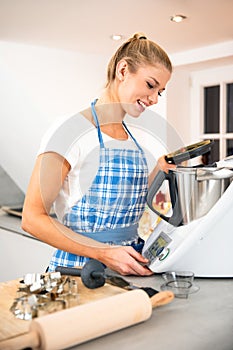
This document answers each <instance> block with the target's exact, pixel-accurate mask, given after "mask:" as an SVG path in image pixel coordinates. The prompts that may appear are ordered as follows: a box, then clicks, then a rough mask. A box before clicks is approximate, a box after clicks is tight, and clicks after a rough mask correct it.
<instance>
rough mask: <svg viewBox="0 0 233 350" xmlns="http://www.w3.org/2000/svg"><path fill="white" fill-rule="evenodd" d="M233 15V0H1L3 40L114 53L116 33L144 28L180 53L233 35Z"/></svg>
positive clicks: (117, 44) (124, 33) (159, 40)
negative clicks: (178, 17) (175, 18)
mask: <svg viewBox="0 0 233 350" xmlns="http://www.w3.org/2000/svg"><path fill="white" fill-rule="evenodd" d="M176 13H179V14H183V15H186V16H187V17H188V18H187V20H185V21H184V22H182V23H180V24H177V23H172V22H171V21H170V20H169V19H170V16H172V15H174V14H176ZM232 16H233V0H141V1H139V0H0V40H3V41H14V42H18V43H25V44H31V45H42V46H49V47H54V48H59V49H65V50H67V49H68V50H75V51H80V52H86V53H87V52H88V53H103V54H109V53H112V52H113V51H114V50H115V48H116V47H118V46H119V45H120V43H119V42H117V43H116V42H112V41H111V40H110V38H109V37H110V35H111V34H113V33H120V34H123V35H124V36H125V38H128V37H129V36H131V35H132V34H133V33H135V32H137V31H143V32H144V33H145V34H146V35H147V36H148V37H149V38H150V39H152V40H155V41H156V42H158V43H159V44H160V45H161V46H162V47H163V48H164V49H165V50H166V51H167V52H168V53H169V54H174V53H178V52H182V51H186V50H190V49H194V48H199V47H202V46H207V45H213V44H217V43H220V42H225V41H231V40H232V39H233V19H232Z"/></svg>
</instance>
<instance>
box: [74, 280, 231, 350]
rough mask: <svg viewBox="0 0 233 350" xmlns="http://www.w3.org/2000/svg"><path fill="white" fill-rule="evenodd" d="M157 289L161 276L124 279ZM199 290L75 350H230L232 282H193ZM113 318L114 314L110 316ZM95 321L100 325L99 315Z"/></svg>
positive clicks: (160, 282)
mask: <svg viewBox="0 0 233 350" xmlns="http://www.w3.org/2000/svg"><path fill="white" fill-rule="evenodd" d="M127 280H130V281H132V282H134V283H135V284H137V285H142V286H149V287H153V288H155V289H160V286H161V284H162V283H163V279H162V277H161V275H155V276H152V277H130V278H127ZM195 284H197V285H198V286H199V287H200V290H199V291H198V292H197V293H195V294H191V295H189V297H188V299H179V298H175V299H174V300H173V301H172V302H171V303H170V304H167V305H164V306H160V307H158V308H155V309H153V312H152V316H151V318H150V319H149V320H147V321H146V322H143V323H141V324H138V325H135V326H133V327H130V328H127V329H124V330H121V331H118V332H116V333H112V334H110V335H106V336H103V337H101V338H98V339H95V340H93V341H90V342H88V343H85V344H81V345H79V346H77V347H75V349H76V348H77V349H79V350H91V349H93V350H105V349H106V350H109V349H111V350H115V349H121V350H142V349H149V348H151V349H159V350H170V349H172V350H178V349H179V350H213V349H216V350H233V281H232V279H200V278H198V279H195ZM113 317H114V315H113ZM97 322H101V316H99V317H98V320H97Z"/></svg>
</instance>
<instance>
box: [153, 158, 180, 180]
mask: <svg viewBox="0 0 233 350" xmlns="http://www.w3.org/2000/svg"><path fill="white" fill-rule="evenodd" d="M175 168H176V165H175V164H170V163H168V162H166V159H165V155H163V156H161V157H160V158H159V159H158V161H157V164H156V166H155V167H154V169H153V170H152V172H151V173H150V175H149V179H148V183H149V186H150V185H151V184H152V182H153V180H154V178H155V176H156V175H157V173H158V172H159V171H164V172H165V173H168V171H169V170H170V169H175Z"/></svg>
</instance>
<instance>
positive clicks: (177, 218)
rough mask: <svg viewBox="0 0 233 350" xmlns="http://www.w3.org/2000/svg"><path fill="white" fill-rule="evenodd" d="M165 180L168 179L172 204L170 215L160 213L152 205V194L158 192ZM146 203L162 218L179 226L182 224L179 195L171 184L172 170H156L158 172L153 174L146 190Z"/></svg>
mask: <svg viewBox="0 0 233 350" xmlns="http://www.w3.org/2000/svg"><path fill="white" fill-rule="evenodd" d="M165 180H168V183H169V192H170V198H171V204H172V210H173V213H172V215H171V216H166V215H164V214H162V213H160V212H159V211H158V210H156V209H155V208H154V206H153V199H154V196H155V195H156V193H157V192H158V190H159V189H160V187H161V186H162V184H163V182H164V181H165ZM147 204H148V206H149V208H150V209H151V210H152V211H153V212H154V213H156V214H157V215H158V216H160V217H161V218H162V219H163V220H165V221H167V222H168V223H170V224H172V225H174V226H180V225H181V224H182V217H181V210H180V203H179V197H178V195H177V189H176V188H175V186H174V184H173V179H172V172H170V171H169V172H168V173H165V172H164V171H159V172H158V174H157V175H156V176H155V178H154V180H153V182H152V184H151V186H150V188H149V190H148V194H147Z"/></svg>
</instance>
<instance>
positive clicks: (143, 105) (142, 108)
mask: <svg viewBox="0 0 233 350" xmlns="http://www.w3.org/2000/svg"><path fill="white" fill-rule="evenodd" d="M137 103H138V105H139V106H140V110H141V112H144V110H145V109H146V107H147V105H146V104H145V103H144V102H142V101H141V100H137Z"/></svg>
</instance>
